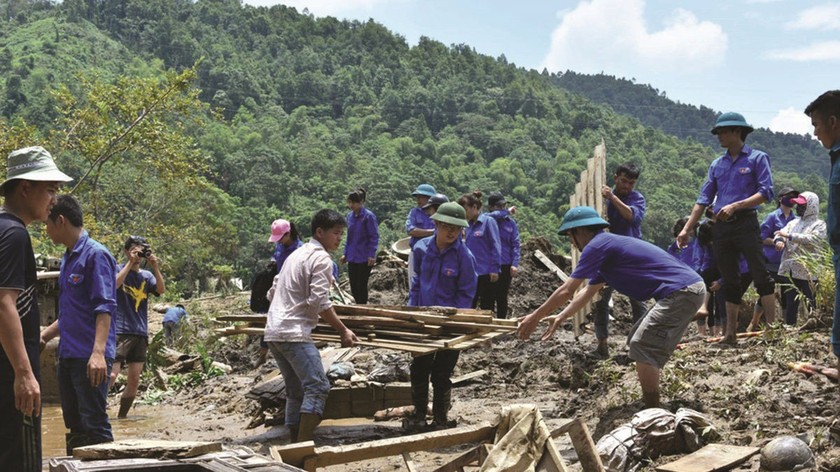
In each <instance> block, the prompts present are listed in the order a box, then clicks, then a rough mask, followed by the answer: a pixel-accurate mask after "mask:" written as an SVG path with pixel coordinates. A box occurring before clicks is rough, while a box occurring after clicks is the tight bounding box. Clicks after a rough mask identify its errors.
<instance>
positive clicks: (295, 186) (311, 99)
mask: <svg viewBox="0 0 840 472" xmlns="http://www.w3.org/2000/svg"><path fill="white" fill-rule="evenodd" d="M0 11H6V12H7V13H8V14H6V15H4V16H3V18H5V20H3V21H2V23H3V26H2V28H0V78H2V80H1V81H0V97H2V98H3V100H4V102H3V103H4V104H3V108H2V118H0V131H2V132H3V134H4V140H3V141H4V146H3V149H2V151H3V153H6V152H8V150H9V149H10V148H12V147H13V145H15V144H19V143H20V141H21V139H22V138H21V136H40V137H42V139H43V140H44V141H45V142H47V143H48V144H52V145H53V149H55V150H56V151H57V152H56V154H57V155H58V158H59V160H60V161H61V162H66V163H72V164H73V165H77V166H79V172H77V173H75V174H74V175H79V174H80V172H81V169H82V168H83V166H81V163H84V162H88V163H89V162H91V159H94V157H95V156H91V155H90V154H91V153H92V152H93V151H91V150H88V149H87V148H86V147H85V146H84V145H82V143H80V142H77V143H76V145H75V146H70V147H66V149H67V151H66V152H64V149H65V145H66V140H65V139H64V138H61V139H59V138H60V137H61V136H68V135H71V136H72V135H73V133H75V129H74V128H73V126H74V123H76V122H77V121H80V120H89V118H85V117H88V116H89V115H90V113H93V112H96V113H104V112H106V111H107V110H105V108H109V107H114V108H122V107H120V106H119V105H117V104H112V105H109V106H106V107H103V106H90V107H89V108H85V110H87V111H86V113H76V114H75V115H74V114H69V112H68V110H73V109H79V108H80V107H82V106H84V105H99V104H100V103H102V102H104V101H105V98H104V97H107V96H111V97H119V99H120V100H123V101H125V102H126V103H127V104H128V103H134V102H138V103H139V102H140V101H141V100H140V97H141V96H142V93H143V91H144V90H145V91H147V93H150V94H151V93H153V91H154V90H155V88H154V87H153V86H152V84H151V83H152V82H150V81H157V82H156V83H158V86H159V87H160V88H161V89H162V88H164V85H165V84H166V83H167V82H166V80H170V81H171V80H173V79H172V73H173V72H182V71H184V70H188V69H189V68H193V67H194V69H195V72H196V74H195V79H194V81H193V82H192V86H193V87H194V91H195V94H196V98H197V99H198V100H200V103H192V102H190V96H189V91H188V90H180V89H179V90H180V91H179V92H178V93H179V94H182V96H183V103H182V104H181V105H178V106H176V105H172V106H171V107H170V108H168V109H167V110H168V111H167V112H166V113H161V114H159V115H157V116H158V118H157V119H158V120H160V121H159V122H157V125H156V126H157V127H153V126H150V127H148V128H147V129H144V130H143V132H144V133H147V134H145V135H144V136H145V137H146V140H145V141H142V142H140V143H139V145H135V146H133V147H127V148H126V151H125V152H121V153H119V154H118V155H117V156H115V157H114V158H113V159H111V160H108V161H107V162H105V163H104V164H99V166H100V168H101V172H100V173H99V174H98V176H99V177H98V178H97V179H96V180H91V181H90V182H89V183H86V184H85V185H84V186H82V187H80V188H79V190H78V194H79V196H80V197H81V198H82V199H83V200H85V201H87V202H98V203H96V206H95V207H94V206H93V203H89V205H91V206H92V207H91V208H90V212H93V213H94V214H95V219H96V223H97V224H98V226H97V227H96V229H97V230H98V231H100V232H101V233H103V234H105V235H106V236H108V237H106V238H104V239H105V240H107V241H108V242H109V246H110V247H111V248H112V249H113V250H115V251H116V249H117V246H116V245H117V244H118V241H119V240H120V238H123V237H125V235H127V234H129V233H130V232H144V233H146V234H149V235H151V236H152V239H153V241H156V242H157V243H158V244H157V245H158V247H159V248H160V251H161V252H162V253H163V254H164V256H166V259H167V261H168V263H169V270H170V271H171V272H172V273H173V274H176V277H178V278H180V279H182V280H192V279H193V278H196V277H198V276H200V275H204V274H207V272H208V270H209V269H208V268H210V267H215V268H216V269H215V270H216V271H217V272H223V271H225V270H229V269H230V268H232V269H233V270H234V272H236V273H238V274H240V275H242V276H245V277H246V278H247V277H248V276H249V275H250V273H251V272H252V271H253V269H254V267H255V263H256V260H257V258H266V257H268V255H269V254H270V245H269V244H268V243H266V242H265V240H266V238H267V233H268V227H269V224H270V222H271V221H272V220H273V219H275V218H277V217H281V216H283V217H287V218H290V219H292V220H293V221H295V222H297V223H298V224H299V225H301V226H302V227H303V228H306V226H308V219H309V216H310V215H311V214H312V213H313V212H314V211H315V210H317V209H319V208H322V207H330V208H336V209H343V208H344V200H345V196H346V194H347V192H348V191H349V190H351V189H352V188H353V187H355V186H359V185H361V186H365V187H367V188H368V190H369V201H368V207H369V208H370V209H371V210H372V211H373V212H374V213H376V215H377V216H378V217H379V220H380V222H381V224H380V232H381V234H382V236H383V243H390V242H391V241H393V240H395V239H397V238H399V237H402V236H403V235H404V230H403V225H404V221H405V216H406V214H407V212H408V210H409V209H410V207H411V206H412V205H413V201H412V199H411V198H410V196H409V195H410V193H411V190H412V189H413V188H414V187H416V185H418V184H419V183H424V182H427V183H431V184H433V185H434V186H435V187H436V188H437V189H438V190H439V191H442V192H444V193H446V194H447V195H449V196H450V198H452V197H457V196H459V195H460V194H461V193H464V192H468V191H471V190H473V189H476V188H478V189H481V190H482V191H485V192H489V191H493V190H501V191H502V192H504V193H505V194H507V195H508V196H509V200H510V201H511V202H512V203H514V204H516V205H517V206H518V207H519V208H520V210H519V212H518V213H517V220H518V221H519V223H520V226H521V228H522V230H523V232H524V233H525V235H526V237H527V236H529V235H530V236H534V235H540V236H546V237H548V238H550V239H551V240H553V241H554V242H560V241H559V238H558V237H557V236H556V234H555V231H556V229H557V227H558V223H559V217H560V216H561V215H562V214H563V212H564V211H565V210H566V209H567V205H568V197H569V195H570V193H571V192H572V191H573V186H574V184H575V182H576V181H577V180H578V176H579V173H580V171H581V170H582V168H583V165H584V161H585V159H586V158H587V157H588V156H589V155H590V154H591V152H592V149H593V147H594V146H595V145H596V144H598V143H599V142H600V141H601V140H604V141H605V143H606V146H607V159H608V166H609V167H610V168H612V167H613V166H614V165H615V164H617V163H619V162H621V161H627V160H632V161H634V162H637V163H638V164H640V165H641V167H642V168H643V175H642V178H641V180H640V182H639V186H638V188H639V190H641V191H642V192H644V193H645V194H646V196H647V197H648V208H649V212H648V216H647V218H646V221H645V225H644V228H643V229H644V232H645V236H646V238H647V239H649V240H652V241H654V242H656V243H658V244H660V245H665V244H666V243H667V242H668V240H669V239H670V238H671V236H670V228H671V226H672V224H673V221H674V220H675V219H676V218H677V217H678V216H680V215H682V214H684V213H686V212H687V211H689V210H690V208H691V205H692V203H693V200H694V198H695V196H696V193H697V190H698V189H699V187H700V184H701V182H702V179H703V178H704V176H705V172H706V170H707V168H708V164H709V162H710V161H711V160H712V158H713V157H714V155H715V153H716V152H717V151H716V150H715V149H712V148H711V147H709V146H707V145H706V144H705V143H700V142H698V141H696V140H692V139H689V140H685V139H682V138H681V137H677V136H675V135H673V134H671V133H666V132H663V131H660V130H658V129H656V127H655V126H646V125H644V124H642V122H640V121H639V120H638V119H636V118H633V117H631V116H628V115H625V114H621V113H619V112H617V111H614V110H613V109H611V108H610V107H608V106H605V105H600V104H597V103H595V102H593V101H590V99H588V98H584V97H583V96H581V95H578V94H576V93H569V92H567V91H566V90H564V89H563V88H561V87H557V86H556V85H555V83H554V80H552V77H550V76H548V75H547V74H539V73H537V72H535V71H526V70H523V69H519V68H516V67H515V66H513V65H511V64H508V63H507V62H506V61H505V60H504V58H499V59H494V58H491V57H488V56H483V55H480V54H477V53H476V52H475V51H474V50H473V49H472V48H470V47H469V46H467V45H453V46H446V45H444V44H441V43H439V42H437V41H434V40H431V39H428V38H422V39H421V40H420V42H419V44H417V45H416V46H413V47H409V46H408V44H407V43H406V41H405V40H404V39H403V38H402V37H400V36H398V35H395V34H393V33H391V32H389V31H388V30H387V29H385V28H384V27H383V26H381V25H379V24H377V23H375V22H374V21H368V22H364V23H362V22H356V21H352V22H351V21H338V20H336V19H334V18H323V19H316V18H314V17H312V16H311V15H307V14H301V13H298V12H297V11H296V10H294V9H291V8H287V7H283V6H275V7H272V8H255V7H250V6H243V5H240V4H239V2H238V1H237V0H199V1H197V2H192V1H188V0H177V1H164V0H143V1H140V0H109V1H107V2H89V1H83V0H65V1H64V2H62V3H61V4H59V5H52V4H51V3H50V2H43V1H40V2H22V1H19V0H18V1H14V2H9V1H0ZM165 70H170V71H172V72H171V73H170V74H169V79H166V78H165V76H164V71H165ZM188 75H189V74H188ZM91 77H98V78H99V84H100V85H99V87H100V89H102V90H108V91H107V92H103V93H100V94H90V93H89V90H90V87H87V86H86V85H85V84H86V83H87V82H86V81H85V79H86V78H87V79H89V78H91ZM120 77H122V78H123V80H125V79H132V80H136V81H138V82H136V83H134V82H132V83H134V86H132V87H129V86H126V85H124V84H122V85H121V84H116V85H114V84H115V81H116V80H117V78H120ZM169 83H171V82H169ZM108 84H111V85H113V88H111V89H107V88H106V85H108ZM62 85H63V86H65V87H67V90H66V92H65V95H63V97H64V99H62V100H59V99H58V98H56V96H55V95H53V94H52V91H54V90H57V89H58V88H59V87H60V86H62ZM97 90H99V89H97ZM127 90H130V91H132V94H131V95H126V96H125V97H123V94H124V93H126V91H127ZM86 93H87V95H85V94H86ZM159 93H160V92H159ZM160 95H161V96H163V95H165V94H164V93H160ZM70 96H72V97H75V101H73V100H68V97H70ZM169 96H171V95H169ZM144 103H145V105H143V106H135V107H130V106H128V105H126V107H125V108H127V110H125V111H124V112H123V113H122V114H119V113H117V114H115V117H114V118H113V121H114V122H115V123H118V124H119V123H128V124H130V123H131V120H132V118H131V117H132V116H136V115H137V114H140V113H142V112H143V110H145V109H147V108H148V107H149V106H151V105H150V104H153V103H157V102H154V101H147V102H144ZM188 104H189V107H188V106H187V105H188ZM202 104H203V105H206V107H205V108H204V109H201V107H200V105H202ZM187 108H189V111H188V110H187ZM211 110H215V111H217V112H218V113H213V112H211ZM70 117H72V118H73V119H74V120H76V121H73V120H71V119H69V118H70ZM27 124H28V125H31V127H32V128H31V129H30V128H25V125H27ZM706 126H707V127H708V124H707V125H706ZM22 129H26V130H28V131H27V132H22V131H21V130H22ZM88 129H89V130H95V126H94V125H91V126H90V127H89V128H88ZM4 130H5V131H4ZM58 131H61V133H58ZM158 131H166V132H168V133H172V136H169V137H168V138H167V139H166V140H162V139H157V137H156V136H157V133H158ZM177 136H182V138H183V139H181V140H178V139H176V138H177ZM13 138H14V139H13ZM91 139H93V138H91ZM16 140H17V141H16ZM129 144H130V143H129ZM176 145H177V149H176V148H175V147H176ZM170 160H175V161H177V162H178V165H177V166H176V165H173V166H172V168H171V169H169V168H167V165H168V163H169V162H170ZM94 162H96V161H95V159H94ZM786 178H789V179H796V178H797V177H794V176H789V177H786ZM185 179H186V180H185ZM181 181H184V184H183V185H178V182H181ZM135 189H139V192H136V191H135ZM132 193H140V194H141V196H140V197H137V196H135V197H133V198H129V197H126V195H127V194H128V195H130V194H132ZM304 233H308V229H304ZM228 266H229V267H228ZM226 267H227V268H226Z"/></svg>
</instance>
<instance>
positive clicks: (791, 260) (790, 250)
mask: <svg viewBox="0 0 840 472" xmlns="http://www.w3.org/2000/svg"><path fill="white" fill-rule="evenodd" d="M800 195H801V196H803V197H805V200H806V202H807V203H806V204H807V207H806V209H805V214H803V215H802V216H801V217H798V218H795V219H793V220H792V221H791V222H790V223H788V224H787V225H785V227H784V228H782V231H784V232H785V233H787V235H788V239H787V242H786V243H785V249H784V251H783V252H782V262H781V263H780V264H779V275H781V276H786V275H787V274H790V275H791V276H792V277H793V278H795V279H802V280H815V278H814V276H812V275H811V274H810V273H809V272H808V269H807V268H806V267H805V265H804V264H803V263H802V262H801V261H800V258H801V257H803V256H807V255H808V254H811V255H814V254H817V253H818V252H819V250H820V246H821V245H823V244H825V242H826V230H825V221H823V220H821V219H819V211H820V197H818V196H817V195H816V194H814V193H812V192H802V193H801V194H800Z"/></svg>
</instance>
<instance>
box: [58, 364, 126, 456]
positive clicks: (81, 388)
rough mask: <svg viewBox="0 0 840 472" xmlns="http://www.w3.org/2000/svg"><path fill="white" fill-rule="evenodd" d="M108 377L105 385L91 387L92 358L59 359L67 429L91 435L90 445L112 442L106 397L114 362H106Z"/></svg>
mask: <svg viewBox="0 0 840 472" xmlns="http://www.w3.org/2000/svg"><path fill="white" fill-rule="evenodd" d="M105 362H106V363H107V365H108V375H106V377H105V379H106V380H105V382H102V383H101V384H99V385H98V386H96V387H91V386H90V380H88V377H87V363H88V359H80V358H68V359H59V360H58V391H59V394H60V396H61V412H62V414H63V415H64V426H65V427H67V429H69V430H70V432H71V433H77V434H84V435H85V436H87V441H86V442H87V444H99V443H103V442H111V441H113V440H114V435H113V434H112V433H111V423H110V422H109V421H108V412H107V411H106V409H107V402H106V398H107V396H108V380H107V379H108V376H110V375H111V367H112V366H113V363H114V361H113V359H106V360H105Z"/></svg>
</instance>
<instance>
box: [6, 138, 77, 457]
mask: <svg viewBox="0 0 840 472" xmlns="http://www.w3.org/2000/svg"><path fill="white" fill-rule="evenodd" d="M71 180H73V179H72V178H70V177H68V176H67V175H65V174H64V173H63V172H61V171H60V170H58V167H56V165H55V162H54V161H53V158H52V156H51V155H50V153H49V152H47V151H46V150H45V149H44V148H42V147H40V146H34V147H28V148H23V149H18V150H15V151H12V152H11V153H10V154H9V156H8V159H7V164H6V179H5V180H4V181H3V183H2V184H0V194H2V195H3V196H4V197H5V198H4V201H3V207H2V209H0V345H2V349H0V417H2V418H3V420H2V421H0V470H14V471H24V472H28V471H40V470H41V419H40V410H41V390H40V386H39V366H40V356H39V344H40V319H41V316H40V313H39V311H38V303H37V301H36V298H37V297H36V282H37V274H36V269H35V254H34V252H33V251H32V241H31V240H30V239H29V233H28V232H27V230H26V226H28V225H29V224H30V223H32V222H33V221H46V219H47V216H48V215H49V213H50V209H51V208H52V206H53V205H55V199H56V193H57V192H58V189H59V187H60V185H61V183H62V182H69V181H71Z"/></svg>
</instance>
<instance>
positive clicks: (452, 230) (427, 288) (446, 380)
mask: <svg viewBox="0 0 840 472" xmlns="http://www.w3.org/2000/svg"><path fill="white" fill-rule="evenodd" d="M432 220H433V221H434V222H435V232H434V235H433V236H431V237H428V238H424V239H421V240H420V241H418V242H417V244H415V245H414V248H413V249H412V251H411V252H412V254H414V260H415V263H416V265H415V268H416V273H415V274H414V282H413V283H412V285H411V290H410V293H409V298H408V304H409V306H449V307H454V308H470V307H472V301H473V295H474V294H475V290H476V287H477V286H478V275H476V273H475V258H474V257H473V255H472V253H471V252H470V250H469V248H467V245H466V243H464V242H463V241H462V240H461V233H462V232H463V230H464V228H466V227H468V226H469V223H467V215H466V212H465V211H464V208H463V207H462V206H461V205H459V204H457V203H455V202H447V203H444V204H442V205H441V206H440V207H438V211H437V213H435V214H434V215H432ZM457 363H458V351H454V350H440V351H437V352H435V353H433V354H426V355H423V356H417V357H415V358H413V359H412V361H411V399H412V404H413V405H414V415H413V416H410V417H408V418H406V420H405V421H404V422H403V427H404V428H405V429H407V430H409V431H416V430H420V429H423V428H425V427H426V410H427V408H428V407H427V404H428V401H429V381H430V380H431V383H432V387H433V388H434V399H433V400H432V415H433V418H434V419H433V423H432V426H433V427H434V428H446V427H451V426H454V424H452V423H451V422H450V421H449V420H448V413H449V408H450V407H451V400H452V380H451V377H452V372H453V371H454V370H455V364H457Z"/></svg>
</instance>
